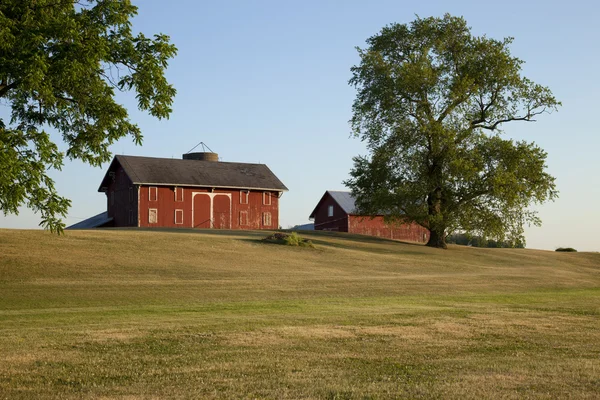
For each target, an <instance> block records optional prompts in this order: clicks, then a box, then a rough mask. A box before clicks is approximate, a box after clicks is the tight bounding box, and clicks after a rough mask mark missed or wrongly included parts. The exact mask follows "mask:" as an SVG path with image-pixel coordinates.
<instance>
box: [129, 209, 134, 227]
mask: <svg viewBox="0 0 600 400" xmlns="http://www.w3.org/2000/svg"><path fill="white" fill-rule="evenodd" d="M133 222H134V220H133V209H132V208H130V209H129V225H132V224H133Z"/></svg>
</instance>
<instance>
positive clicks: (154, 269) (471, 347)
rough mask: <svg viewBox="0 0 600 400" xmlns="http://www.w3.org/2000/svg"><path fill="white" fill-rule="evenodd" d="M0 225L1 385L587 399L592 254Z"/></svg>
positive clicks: (74, 394)
mask: <svg viewBox="0 0 600 400" xmlns="http://www.w3.org/2000/svg"><path fill="white" fill-rule="evenodd" d="M265 235H266V233H264V232H262V233H261V232H214V231H211V232H206V231H205V232H202V233H197V232H185V231H182V232H166V231H137V230H103V231H70V232H67V234H66V235H65V236H62V237H56V236H52V235H50V234H49V233H46V232H41V231H14V230H0V354H2V357H3V359H4V361H5V362H0V398H4V397H7V398H29V397H32V396H33V397H36V396H40V395H43V396H45V397H57V398H58V397H60V398H81V397H101V396H107V397H123V396H132V398H137V397H139V398H147V397H150V396H153V395H156V396H159V397H180V398H197V397H209V398H210V397H212V398H223V397H233V398H239V397H267V398H365V397H371V398H394V397H397V396H400V397H402V396H404V397H411V398H419V397H422V398H431V397H444V398H481V397H506V398H511V397H512V398H520V397H535V398H557V397H569V396H571V397H581V398H586V397H587V398H593V397H594V396H595V395H596V394H597V391H598V388H599V385H600V380H599V378H598V376H599V374H598V371H599V370H600V361H599V360H600V348H598V346H597V343H599V342H600V329H599V328H600V322H599V321H600V318H599V316H600V254H598V253H555V252H547V251H535V250H523V249H476V248H467V247H458V246H451V247H450V248H449V250H447V251H443V250H437V249H431V248H427V247H424V246H419V245H411V244H404V243H399V242H394V241H389V240H383V239H376V238H368V237H360V236H352V235H343V234H327V233H320V232H314V233H313V232H311V233H303V236H304V237H307V238H310V239H312V240H313V241H314V242H315V244H316V248H315V249H310V248H292V247H286V246H277V245H270V244H263V243H261V242H260V238H262V237H263V236H265Z"/></svg>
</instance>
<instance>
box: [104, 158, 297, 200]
mask: <svg viewBox="0 0 600 400" xmlns="http://www.w3.org/2000/svg"><path fill="white" fill-rule="evenodd" d="M116 163H119V164H120V165H121V166H122V167H123V169H124V170H125V173H126V174H127V176H129V178H130V179H131V180H132V182H133V183H134V184H141V185H143V184H147V185H181V186H201V187H220V188H238V189H265V190H277V191H287V190H288V189H287V187H285V185H284V184H283V183H282V182H281V181H280V180H279V179H278V178H277V177H276V176H275V174H273V172H271V170H270V169H269V167H267V166H266V165H264V164H247V163H234V162H215V161H201V160H182V159H174V158H154V157H138V156H122V155H118V156H115V158H114V159H113V161H112V163H111V165H110V167H109V169H108V171H107V173H106V175H105V177H104V179H103V180H102V183H101V185H100V188H99V189H98V191H99V192H102V191H105V190H106V188H107V187H108V183H109V181H108V180H109V179H110V177H109V172H110V171H112V170H114V168H116ZM103 189H104V190H103Z"/></svg>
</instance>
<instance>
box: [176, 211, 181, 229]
mask: <svg viewBox="0 0 600 400" xmlns="http://www.w3.org/2000/svg"><path fill="white" fill-rule="evenodd" d="M175 223H176V224H177V225H181V224H183V210H175Z"/></svg>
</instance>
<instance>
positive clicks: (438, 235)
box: [426, 229, 448, 249]
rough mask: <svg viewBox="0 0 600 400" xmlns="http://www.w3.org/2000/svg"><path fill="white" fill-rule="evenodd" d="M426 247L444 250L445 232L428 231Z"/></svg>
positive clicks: (445, 246)
mask: <svg viewBox="0 0 600 400" xmlns="http://www.w3.org/2000/svg"><path fill="white" fill-rule="evenodd" d="M426 246H429V247H436V248H438V249H446V248H448V246H447V245H446V232H445V231H444V230H442V231H441V232H439V231H438V230H437V229H431V230H430V231H429V241H428V242H427V244H426Z"/></svg>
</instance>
